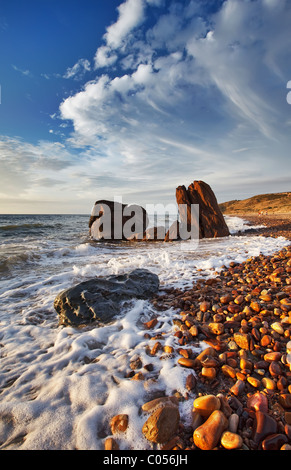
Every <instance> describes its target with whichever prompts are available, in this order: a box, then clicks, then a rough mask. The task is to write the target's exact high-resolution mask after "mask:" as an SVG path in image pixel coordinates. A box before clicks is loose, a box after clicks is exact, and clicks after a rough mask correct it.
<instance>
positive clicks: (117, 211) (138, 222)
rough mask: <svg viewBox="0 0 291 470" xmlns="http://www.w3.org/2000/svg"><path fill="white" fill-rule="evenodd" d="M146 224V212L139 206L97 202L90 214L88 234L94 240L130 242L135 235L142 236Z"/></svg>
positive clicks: (103, 201)
mask: <svg viewBox="0 0 291 470" xmlns="http://www.w3.org/2000/svg"><path fill="white" fill-rule="evenodd" d="M148 223H149V220H148V216H147V212H146V210H145V209H144V208H143V207H141V206H138V205H136V204H131V205H127V204H122V203H120V202H115V201H114V202H113V201H108V200H99V201H96V202H95V205H94V207H93V209H92V212H91V217H90V220H89V232H90V235H91V237H92V238H93V239H94V240H130V239H132V238H133V237H134V236H136V234H137V233H141V234H143V233H144V232H145V231H146V229H147V226H148ZM142 237H143V235H142Z"/></svg>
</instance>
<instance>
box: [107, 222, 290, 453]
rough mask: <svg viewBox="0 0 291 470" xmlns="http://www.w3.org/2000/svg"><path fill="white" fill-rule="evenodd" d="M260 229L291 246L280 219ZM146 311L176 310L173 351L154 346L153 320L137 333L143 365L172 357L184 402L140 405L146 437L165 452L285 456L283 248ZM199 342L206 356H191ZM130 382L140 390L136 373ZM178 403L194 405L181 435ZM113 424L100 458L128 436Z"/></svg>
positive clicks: (286, 265)
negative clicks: (144, 352)
mask: <svg viewBox="0 0 291 470" xmlns="http://www.w3.org/2000/svg"><path fill="white" fill-rule="evenodd" d="M258 222H259V223H262V222H263V220H262V218H260V217H258ZM252 223H254V220H252ZM263 223H265V222H263ZM268 224H269V226H268V227H266V229H260V230H259V233H261V234H262V235H266V236H285V238H287V239H288V240H291V230H290V224H289V222H288V219H282V222H279V221H278V219H277V218H275V219H271V218H270V217H269V218H268ZM252 233H254V235H256V234H258V232H256V231H252ZM153 303H154V305H155V307H156V308H157V309H160V310H164V309H168V308H169V307H174V308H175V309H177V315H176V317H175V318H174V320H173V322H174V325H175V327H174V328H173V335H174V337H175V341H174V343H175V345H176V346H174V347H167V346H163V344H162V343H163V341H162V339H161V337H159V336H157V337H155V326H156V324H157V320H156V319H153V320H152V321H151V322H149V323H148V324H147V325H145V328H147V331H146V332H145V338H148V340H149V345H151V346H149V355H152V356H156V355H159V354H170V355H171V356H172V357H175V358H176V359H177V364H178V365H179V367H183V368H186V369H187V370H188V371H189V374H188V376H187V380H186V383H185V393H184V394H181V393H180V394H179V393H177V394H175V396H173V397H160V398H157V399H156V400H155V401H154V402H152V401H150V402H149V403H145V404H144V406H143V407H142V410H141V413H144V414H145V416H147V420H146V422H145V424H144V426H143V429H142V431H143V434H144V436H145V437H146V438H147V439H148V440H149V441H150V442H152V443H153V445H157V446H158V448H160V449H165V450H172V449H173V450H181V449H182V450H192V449H193V450H200V449H203V450H213V449H224V450H225V449H246V450H257V449H263V450H279V449H282V450H283V449H284V450H287V449H288V450H289V449H291V338H290V336H291V245H290V244H289V242H288V241H287V240H286V247H285V248H283V249H282V250H280V251H279V252H277V253H275V254H273V255H271V256H264V255H260V256H258V257H252V258H250V259H248V260H247V261H246V262H244V263H239V264H238V263H231V264H230V266H229V268H224V269H223V270H222V271H221V272H219V274H218V275H217V276H216V277H214V278H211V279H208V280H205V279H201V280H198V281H197V282H196V283H195V284H194V285H193V288H192V289H187V290H184V291H182V290H179V289H168V290H167V291H165V293H164V294H163V295H159V296H157V297H156V298H155V299H154V300H153ZM155 339H156V341H153V340H155ZM202 341H203V342H204V343H206V344H207V348H206V349H205V350H204V351H203V352H202V353H200V354H197V353H193V349H192V346H197V345H199V343H201V342H202ZM130 378H131V379H135V380H136V379H137V380H143V377H142V374H141V373H139V372H137V373H136V372H135V371H134V367H133V371H132V374H131V377H130ZM184 400H192V401H193V410H192V415H191V425H189V424H187V426H186V425H185V424H183V422H182V420H181V419H180V415H179V402H181V401H184ZM113 418H114V419H113V421H112V422H114V425H113V424H112V427H111V431H112V435H113V437H110V438H108V439H107V440H105V448H106V449H108V450H109V449H114V448H118V434H117V435H116V436H117V437H116V438H115V434H116V432H118V433H120V432H124V431H126V427H127V424H124V423H127V422H128V417H127V416H124V415H119V417H113ZM120 422H122V426H121V429H120V428H118V423H120ZM116 423H117V424H116ZM114 426H115V427H114Z"/></svg>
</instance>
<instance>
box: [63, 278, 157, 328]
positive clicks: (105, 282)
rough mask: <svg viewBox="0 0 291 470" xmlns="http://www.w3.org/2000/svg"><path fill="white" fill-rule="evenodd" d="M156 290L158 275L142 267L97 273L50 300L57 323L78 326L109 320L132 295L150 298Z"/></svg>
mask: <svg viewBox="0 0 291 470" xmlns="http://www.w3.org/2000/svg"><path fill="white" fill-rule="evenodd" d="M158 290H159V278H158V276H157V275H156V274H154V273H151V272H150V271H148V270H146V269H136V270H134V271H132V272H130V273H128V274H120V275H112V276H108V277H100V278H95V279H90V280H89V281H85V282H81V283H80V284H78V285H76V286H74V287H71V288H69V289H67V290H65V291H63V292H61V293H60V294H59V295H58V296H57V297H56V299H55V301H54V307H55V309H56V311H57V312H58V314H59V324H60V325H65V326H67V325H71V326H79V325H84V324H88V323H91V322H93V321H98V322H100V323H102V324H104V323H109V322H111V321H112V320H113V319H114V318H115V317H116V315H118V314H120V312H121V308H122V305H123V304H124V302H126V301H131V300H132V299H148V298H151V297H152V296H153V295H154V294H155V293H156V292H157V291H158Z"/></svg>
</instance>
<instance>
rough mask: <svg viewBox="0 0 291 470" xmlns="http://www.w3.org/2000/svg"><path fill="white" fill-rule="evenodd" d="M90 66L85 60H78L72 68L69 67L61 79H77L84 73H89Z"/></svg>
mask: <svg viewBox="0 0 291 470" xmlns="http://www.w3.org/2000/svg"><path fill="white" fill-rule="evenodd" d="M90 70H91V64H90V62H89V60H87V59H79V60H78V62H76V64H75V65H74V66H73V67H69V68H68V69H67V71H66V73H65V74H64V77H63V78H74V79H76V78H77V79H78V78H80V77H82V76H83V75H84V73H85V72H90Z"/></svg>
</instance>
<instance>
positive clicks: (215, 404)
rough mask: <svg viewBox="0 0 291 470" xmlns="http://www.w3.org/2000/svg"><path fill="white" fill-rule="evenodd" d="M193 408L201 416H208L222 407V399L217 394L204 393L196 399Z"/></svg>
mask: <svg viewBox="0 0 291 470" xmlns="http://www.w3.org/2000/svg"><path fill="white" fill-rule="evenodd" d="M193 408H194V410H195V411H196V412H197V413H199V414H200V415H201V416H204V417H208V416H210V415H211V413H212V412H213V411H215V410H219V409H220V400H219V398H217V397H216V396H215V395H204V396H202V397H198V398H196V399H195V400H194V403H193Z"/></svg>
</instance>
